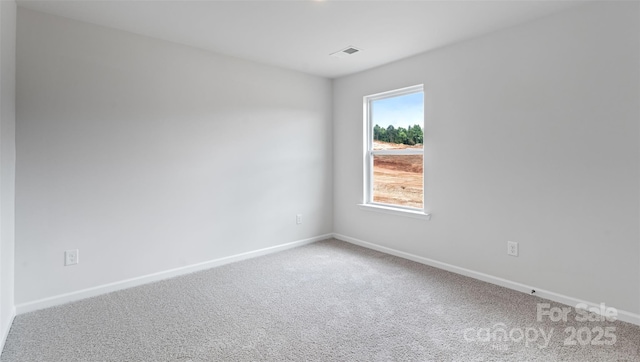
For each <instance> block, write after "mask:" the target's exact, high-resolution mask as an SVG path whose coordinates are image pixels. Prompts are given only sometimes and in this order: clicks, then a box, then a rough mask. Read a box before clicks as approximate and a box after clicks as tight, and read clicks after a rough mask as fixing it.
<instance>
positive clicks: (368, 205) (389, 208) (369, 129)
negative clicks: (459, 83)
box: [358, 84, 431, 219]
mask: <svg viewBox="0 0 640 362" xmlns="http://www.w3.org/2000/svg"><path fill="white" fill-rule="evenodd" d="M414 93H422V94H423V97H424V85H422V84H419V85H415V86H411V87H406V88H401V89H396V90H392V91H388V92H382V93H377V94H372V95H369V96H365V97H364V98H363V107H364V108H363V113H364V122H363V123H364V130H363V132H362V133H363V135H364V142H363V145H364V147H363V149H364V152H363V160H364V161H363V162H364V164H363V166H364V167H363V170H364V175H363V176H364V177H363V180H364V185H363V190H364V194H363V203H362V204H359V205H358V206H360V208H362V209H364V210H367V211H377V212H382V213H387V214H394V215H402V216H409V217H414V218H419V219H430V218H431V215H430V214H428V213H427V212H426V211H425V210H426V209H425V205H426V204H427V203H426V192H425V187H424V185H425V167H424V165H423V167H422V195H423V200H422V208H421V209H420V208H415V207H408V206H401V205H394V204H384V203H380V202H374V201H373V157H374V156H375V155H422V161H423V162H424V159H425V158H424V141H423V147H422V149H418V148H406V149H401V150H374V149H373V126H374V124H373V122H372V120H371V116H372V112H371V111H372V109H371V104H372V102H374V101H377V100H380V99H385V98H391V97H398V96H403V95H408V94H414ZM423 105H424V99H423ZM423 117H424V112H423ZM422 130H423V132H424V130H425V127H424V118H423V120H422ZM424 133H426V132H424Z"/></svg>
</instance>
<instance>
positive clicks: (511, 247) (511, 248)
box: [507, 241, 518, 256]
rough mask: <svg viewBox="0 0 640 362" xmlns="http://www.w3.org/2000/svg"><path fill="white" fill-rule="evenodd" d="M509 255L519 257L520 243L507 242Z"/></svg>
mask: <svg viewBox="0 0 640 362" xmlns="http://www.w3.org/2000/svg"><path fill="white" fill-rule="evenodd" d="M507 254H508V255H511V256H518V243H517V242H515V241H507Z"/></svg>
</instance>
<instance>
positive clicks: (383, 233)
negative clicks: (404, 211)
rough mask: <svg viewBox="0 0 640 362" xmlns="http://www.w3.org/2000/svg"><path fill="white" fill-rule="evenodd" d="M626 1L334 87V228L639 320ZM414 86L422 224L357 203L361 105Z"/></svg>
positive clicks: (632, 82) (638, 92)
mask: <svg viewBox="0 0 640 362" xmlns="http://www.w3.org/2000/svg"><path fill="white" fill-rule="evenodd" d="M638 7H639V4H638V3H637V2H608V3H595V4H589V5H584V6H581V7H577V8H575V9H571V10H568V11H565V12H562V13H558V14H555V15H552V16H550V17H546V18H544V19H540V20H538V21H536V22H532V23H528V24H524V25H521V26H518V27H514V28H511V29H508V30H505V31H500V32H496V33H493V34H491V35H487V36H483V37H480V38H477V39H474V40H470V41H466V42H463V43H459V44H456V45H452V46H449V47H446V48H441V49H439V50H437V51H433V52H429V53H425V54H421V55H418V56H415V57H412V58H408V59H405V60H403V61H399V62H396V63H392V64H389V65H386V66H383V67H380V68H376V69H373V70H370V71H366V72H363V73H359V74H355V75H352V76H348V77H343V78H339V79H337V80H335V81H334V113H333V115H334V231H335V232H336V233H338V234H341V235H346V236H349V237H353V238H357V239H359V240H364V241H367V242H371V243H375V244H378V245H381V246H386V247H390V248H393V249H396V250H401V251H404V252H407V253H411V254H415V255H418V256H423V257H426V258H430V259H433V260H437V261H440V262H443V263H448V264H452V265H455V266H459V267H462V268H467V269H471V270H474V271H478V272H481V273H486V274H489V275H493V276H497V277H500V278H505V279H508V280H512V281H515V282H519V283H522V284H525V285H532V286H536V287H538V288H542V289H545V290H548V291H552V292H555V293H560V294H563V295H566V296H571V297H574V298H578V299H581V300H587V301H591V302H597V303H600V302H604V303H606V304H607V305H608V306H612V307H615V308H619V309H622V310H624V311H628V312H631V313H636V314H637V313H640V289H639V288H640V235H639V220H640V214H639V210H638V209H639V200H640V195H639V187H638V185H639V184H640V175H639V164H640V162H639V161H640V159H639V137H638V136H639V132H638V131H639V127H638V122H639V119H640V103H639V102H640V86H639V80H640V72H639V67H638V64H639V62H640V57H639V53H640V49H639V45H640V41H639V40H640V39H639V36H640V32H639V28H640V22H639V18H638V14H639V11H638V10H639V9H638ZM415 84H424V88H425V118H426V119H425V170H426V182H425V183H426V191H425V192H426V199H427V211H429V212H431V213H432V215H433V217H432V220H431V221H426V220H418V219H412V218H404V217H401V216H392V215H386V214H379V213H374V212H370V211H366V210H361V209H359V208H358V207H357V204H359V203H361V202H362V201H363V200H362V187H363V186H362V185H363V172H362V154H363V151H362V130H363V115H362V112H363V107H362V97H363V96H366V95H369V94H375V93H379V92H383V91H388V90H392V89H397V88H401V87H406V86H411V85H415ZM508 240H513V241H517V242H519V243H520V256H519V257H512V256H508V255H507V253H506V251H507V248H506V246H507V241H508Z"/></svg>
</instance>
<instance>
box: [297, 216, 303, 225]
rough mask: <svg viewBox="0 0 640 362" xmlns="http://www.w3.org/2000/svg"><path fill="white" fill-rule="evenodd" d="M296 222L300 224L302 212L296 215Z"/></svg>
mask: <svg viewBox="0 0 640 362" xmlns="http://www.w3.org/2000/svg"><path fill="white" fill-rule="evenodd" d="M296 224H298V225H300V224H302V214H297V215H296Z"/></svg>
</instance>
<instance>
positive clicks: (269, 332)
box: [2, 240, 640, 362]
mask: <svg viewBox="0 0 640 362" xmlns="http://www.w3.org/2000/svg"><path fill="white" fill-rule="evenodd" d="M538 303H550V307H563V305H560V304H556V303H553V302H549V301H546V300H544V299H540V298H537V297H532V296H529V295H526V294H522V293H519V292H515V291H511V290H508V289H505V288H502V287H498V286H495V285H491V284H487V283H484V282H480V281H477V280H474V279H470V278H467V277H463V276H460V275H456V274H453V273H449V272H446V271H442V270H439V269H435V268H432V267H428V266H424V265H421V264H417V263H414V262H411V261H407V260H404V259H400V258H397V257H394V256H389V255H385V254H381V253H378V252H375V251H371V250H368V249H363V248H360V247H357V246H353V245H350V244H347V243H343V242H340V241H336V240H328V241H323V242H318V243H314V244H311V245H307V246H303V247H300V248H296V249H291V250H288V251H284V252H281V253H278V254H273V255H268V256H264V257H260V258H255V259H251V260H247V261H242V262H238V263H234V264H230V265H226V266H222V267H218V268H214V269H210V270H207V271H203V272H198V273H194V274H190V275H187V276H182V277H178V278H174V279H170V280H166V281H162V282H158V283H153V284H148V285H144V286H141V287H136V288H132V289H127V290H123V291H119V292H115V293H111V294H107V295H104V296H99V297H95V298H91V299H86V300H83V301H80V302H76V303H71V304H67V305H63V306H59V307H55V308H50V309H46V310H42V311H38V312H33V313H29V314H24V315H20V316H18V317H17V318H16V319H15V322H14V324H13V327H12V328H11V331H10V334H9V337H8V340H7V343H6V346H5V349H4V351H3V353H2V361H3V362H13V361H21V362H25V361H38V362H45V361H183V362H184V361H192V362H195V361H255V360H269V361H281V360H296V361H301V360H308V361H640V328H639V327H637V326H633V325H631V324H627V323H622V322H618V321H617V322H606V321H605V322H588V323H587V322H577V321H575V317H576V315H575V314H574V313H571V314H569V315H568V321H567V322H562V321H559V322H553V321H551V320H550V319H549V317H548V316H543V318H542V319H543V320H542V321H537V304H538ZM564 307H566V306H564ZM572 328H575V330H576V332H577V334H576V336H575V338H572V337H571V329H572ZM612 328H613V329H612ZM565 330H567V331H565ZM503 331H504V332H503ZM534 331H535V333H534ZM587 331H588V333H587ZM601 331H602V333H601ZM605 332H606V333H605ZM523 334H524V335H526V337H523V336H522V335H523ZM599 335H600V337H598V336H599ZM494 337H496V338H494ZM534 337H537V338H534ZM545 338H546V339H545ZM614 338H615V343H610V342H612V341H613V339H614ZM505 339H506V340H505ZM565 342H569V343H571V342H575V345H565ZM600 343H602V345H600ZM583 344H584V345H583Z"/></svg>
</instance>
